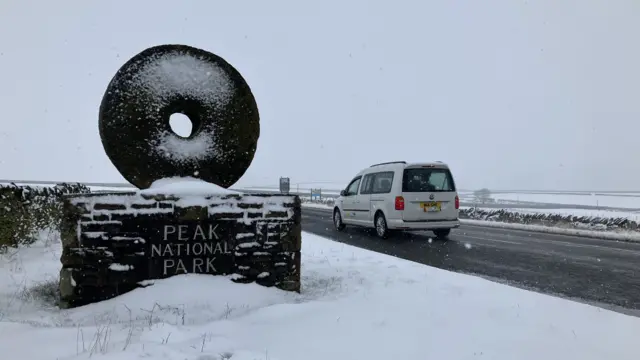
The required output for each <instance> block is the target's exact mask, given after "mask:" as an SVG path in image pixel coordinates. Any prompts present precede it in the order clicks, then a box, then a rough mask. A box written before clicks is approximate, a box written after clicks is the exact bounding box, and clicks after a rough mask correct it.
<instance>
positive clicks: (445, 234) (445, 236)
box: [433, 229, 451, 240]
mask: <svg viewBox="0 0 640 360" xmlns="http://www.w3.org/2000/svg"><path fill="white" fill-rule="evenodd" d="M433 233H434V234H435V236H436V238H437V239H438V240H449V234H450V233H451V229H438V230H433Z"/></svg>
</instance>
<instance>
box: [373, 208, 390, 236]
mask: <svg viewBox="0 0 640 360" xmlns="http://www.w3.org/2000/svg"><path fill="white" fill-rule="evenodd" d="M375 225H376V234H377V235H378V237H380V238H382V239H386V238H388V237H389V228H388V227H387V219H385V217H384V214H382V213H381V212H379V213H377V214H376V218H375Z"/></svg>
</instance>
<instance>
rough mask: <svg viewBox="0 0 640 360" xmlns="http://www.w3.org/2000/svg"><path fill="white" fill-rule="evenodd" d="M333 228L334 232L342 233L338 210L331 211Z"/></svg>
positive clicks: (340, 217)
mask: <svg viewBox="0 0 640 360" xmlns="http://www.w3.org/2000/svg"><path fill="white" fill-rule="evenodd" d="M333 226H335V228H336V230H338V231H342V230H344V227H345V225H344V223H343V222H342V215H340V210H338V209H335V210H333Z"/></svg>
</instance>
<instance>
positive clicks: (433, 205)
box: [420, 201, 442, 212]
mask: <svg viewBox="0 0 640 360" xmlns="http://www.w3.org/2000/svg"><path fill="white" fill-rule="evenodd" d="M420 207H421V208H422V209H423V210H424V212H438V211H440V210H442V203H441V202H440V201H430V202H421V203H420Z"/></svg>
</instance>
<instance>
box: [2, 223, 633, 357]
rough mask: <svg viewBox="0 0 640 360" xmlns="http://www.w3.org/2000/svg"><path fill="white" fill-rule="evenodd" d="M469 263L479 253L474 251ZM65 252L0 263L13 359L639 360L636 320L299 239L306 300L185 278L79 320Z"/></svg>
mask: <svg viewBox="0 0 640 360" xmlns="http://www.w3.org/2000/svg"><path fill="white" fill-rule="evenodd" d="M468 251H473V248H472V247H469V250H468ZM59 256H60V244H59V241H57V239H56V238H51V239H43V240H42V241H40V242H39V243H37V244H36V245H35V246H33V247H31V248H23V249H21V250H19V251H17V252H12V253H10V254H6V255H3V256H2V257H0V309H1V311H2V312H1V314H0V333H1V334H2V336H1V337H0V349H2V350H3V353H4V354H11V355H10V358H11V359H24V360H54V359H59V360H63V359H64V360H71V359H88V358H95V359H105V360H107V359H109V360H125V359H168V360H185V359H187V360H222V359H232V360H255V359H259V360H266V359H269V360H277V359H280V360H285V359H286V360H299V359H305V360H327V359H331V360H343V359H344V360H353V359H367V360H388V359H412V360H413V359H414V360H424V359H452V360H454V359H455V360H462V359H469V360H470V359H481V358H486V359H494V360H513V359H519V360H540V359H558V360H565V359H581V360H590V359H593V360H601V359H616V360H636V359H637V355H638V352H637V349H638V348H637V334H639V333H640V319H639V318H635V317H631V316H627V315H622V314H619V313H615V312H611V311H607V310H603V309H600V308H596V307H593V306H589V305H584V304H580V303H576V302H572V301H569V300H564V299H560V298H555V297H551V296H546V295H541V294H538V293H534V292H530V291H527V290H521V289H517V288H513V287H509V286H506V285H501V284H498V283H494V282H491V281H488V280H484V279H480V278H477V277H473V276H470V275H463V274H457V273H452V272H448V271H444V270H440V269H436V268H432V267H428V266H423V265H420V264H417V263H412V262H408V261H404V260H400V259H397V258H394V257H390V256H387V255H383V254H379V253H375V252H370V251H366V250H362V249H359V248H355V247H351V246H348V245H344V244H340V243H337V242H333V241H329V240H327V239H324V238H320V237H317V236H314V235H311V234H307V233H304V234H303V291H302V293H301V294H294V293H287V292H284V291H280V290H277V289H274V288H264V287H261V286H258V285H255V284H250V285H240V284H233V283H232V282H231V281H230V280H229V279H228V278H227V277H213V276H207V275H181V276H176V277H173V278H170V279H167V280H162V281H156V283H155V284H154V285H153V286H151V287H148V288H145V289H138V290H135V291H133V292H130V293H128V294H125V295H123V296H120V297H118V298H115V299H111V300H108V301H104V302H102V303H97V304H92V305H88V306H84V307H80V308H76V309H71V310H59V309H57V308H55V307H54V306H51V305H50V304H48V303H46V302H43V301H42V297H41V295H40V293H41V291H37V289H38V288H37V287H38V286H39V285H40V286H41V285H42V284H47V282H52V281H55V279H56V278H57V273H58V270H59V267H60V263H59Z"/></svg>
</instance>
